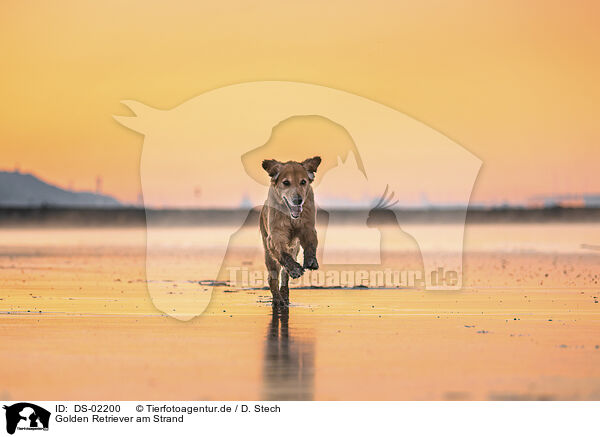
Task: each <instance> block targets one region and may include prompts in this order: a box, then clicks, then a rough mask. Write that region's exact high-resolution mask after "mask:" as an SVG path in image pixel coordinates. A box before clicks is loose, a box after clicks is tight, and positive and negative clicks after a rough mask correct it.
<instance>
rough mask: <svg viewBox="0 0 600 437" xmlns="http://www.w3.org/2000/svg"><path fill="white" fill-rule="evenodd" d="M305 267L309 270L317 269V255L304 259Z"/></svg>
mask: <svg viewBox="0 0 600 437" xmlns="http://www.w3.org/2000/svg"><path fill="white" fill-rule="evenodd" d="M304 268H305V269H308V270H317V269H318V268H319V263H318V262H317V258H316V257H311V258H306V259H305V260H304Z"/></svg>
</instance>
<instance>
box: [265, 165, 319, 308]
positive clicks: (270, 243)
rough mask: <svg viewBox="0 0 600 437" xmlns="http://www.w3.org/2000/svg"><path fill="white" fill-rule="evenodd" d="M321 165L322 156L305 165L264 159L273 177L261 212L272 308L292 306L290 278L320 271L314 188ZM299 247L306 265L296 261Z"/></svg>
mask: <svg viewBox="0 0 600 437" xmlns="http://www.w3.org/2000/svg"><path fill="white" fill-rule="evenodd" d="M319 164H321V157H319V156H315V157H313V158H309V159H306V160H305V161H302V162H296V161H288V162H279V161H276V160H274V159H265V160H264V161H263V163H262V167H263V168H264V169H265V170H266V172H267V173H268V174H269V176H270V177H271V186H270V187H269V195H268V197H267V201H266V202H265V205H264V206H263V208H262V211H261V213H260V233H261V235H262V241H263V247H264V249H265V264H266V265H267V270H268V272H269V288H270V289H271V294H273V306H288V305H289V301H290V300H289V293H290V290H289V287H288V282H289V279H290V276H291V277H292V278H294V279H296V278H299V277H300V276H302V274H303V273H304V270H305V269H309V270H316V269H318V268H319V263H318V262H317V243H318V241H317V231H316V229H315V220H316V208H315V198H314V194H313V189H312V186H311V184H312V182H313V180H314V179H315V172H316V171H317V168H318V167H319ZM300 246H302V250H303V251H304V263H303V265H300V264H299V263H298V262H297V261H296V257H297V256H298V251H299V249H300ZM282 268H283V270H282ZM280 271H281V287H280V286H279V272H280Z"/></svg>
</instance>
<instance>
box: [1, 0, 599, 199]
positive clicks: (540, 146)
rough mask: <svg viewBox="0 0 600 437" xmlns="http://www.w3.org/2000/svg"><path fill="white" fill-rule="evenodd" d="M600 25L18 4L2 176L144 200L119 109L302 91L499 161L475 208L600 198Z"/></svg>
mask: <svg viewBox="0 0 600 437" xmlns="http://www.w3.org/2000/svg"><path fill="white" fill-rule="evenodd" d="M599 18H600V3H598V2H595V1H589V2H588V1H578V2H573V3H570V4H569V6H567V3H564V2H559V1H547V0H544V1H527V2H521V1H493V2H479V1H472V2H469V1H458V0H456V1H446V2H444V1H425V2H416V1H414V2H410V4H408V3H406V2H396V1H385V2H342V1H330V2H312V1H305V2H297V3H291V2H279V1H265V2H253V3H250V2H241V1H237V2H226V1H225V2H210V3H208V2H204V4H202V2H191V1H190V2H183V1H180V2H169V3H168V4H167V3H165V2H162V3H160V2H148V1H129V2H121V1H105V2H96V1H81V0H77V1H60V2H46V1H31V2H21V1H7V0H5V1H3V2H2V4H1V6H0V48H1V50H2V57H1V60H0V63H1V64H2V65H0V71H2V81H0V119H1V120H2V121H1V122H0V148H1V149H0V150H1V154H0V157H1V158H0V168H3V169H12V168H14V166H15V165H16V164H19V166H20V168H21V170H22V171H28V172H29V171H30V172H34V173H36V174H37V175H39V176H40V177H42V178H44V179H46V180H47V181H49V182H52V183H56V184H58V185H61V186H65V187H66V186H69V185H71V186H72V187H74V188H75V189H93V187H94V185H95V179H96V176H97V175H102V177H103V180H104V191H105V192H106V193H109V194H113V195H115V196H116V197H118V198H119V199H121V200H124V201H135V199H136V198H137V194H138V192H139V190H140V177H139V159H140V151H141V147H142V143H143V137H142V136H141V135H138V134H136V133H135V132H133V131H130V130H128V129H126V128H125V127H123V126H120V125H119V124H118V123H117V122H116V121H115V120H114V119H113V118H112V115H113V114H125V115H128V114H130V113H129V112H128V110H127V109H126V108H124V107H123V106H122V105H121V104H120V103H119V102H120V101H121V100H125V99H133V100H139V101H142V102H145V103H147V104H149V105H152V106H155V107H158V108H164V109H167V108H172V107H174V106H176V105H178V104H180V103H182V102H184V101H186V100H188V99H190V98H192V97H194V96H195V95H198V94H199V93H201V92H204V91H206V90H210V89H213V88H217V87H221V86H225V85H229V84H233V83H239V82H245V81H254V80H288V81H300V82H309V83H315V84H320V85H327V86H331V87H334V88H337V89H342V90H345V91H348V92H351V93H354V94H357V95H360V96H364V97H367V98H369V99H372V100H375V101H378V102H380V103H383V104H385V105H388V106H390V107H392V108H394V109H397V110H399V111H402V112H405V113H406V114H409V115H411V116H412V117H414V118H416V119H418V120H420V121H422V122H424V123H426V124H427V125H429V126H431V127H432V128H434V129H436V130H438V131H440V132H443V133H445V134H446V135H448V136H449V137H450V138H452V139H453V140H454V141H456V142H458V143H459V144H461V145H463V146H464V147H466V148H467V149H469V150H470V151H471V152H473V153H474V154H475V155H477V156H478V157H479V158H481V160H482V161H483V167H482V170H481V173H480V176H479V179H478V182H477V184H476V186H475V189H474V193H473V198H472V200H473V201H477V202H492V201H493V202H498V201H503V200H512V201H522V200H524V199H526V198H528V197H529V196H531V195H534V194H539V193H549V192H581V191H587V192H600V178H598V177H597V176H596V174H597V168H598V162H599V160H600V147H598V145H599V144H600V124H599V123H598V121H597V119H598V114H600V111H599V109H600V84H599V82H598V77H600V60H599V57H598V53H600V31H598V28H599V27H600V26H599V22H600V20H599ZM321 128H322V126H321ZM307 129H308V130H310V126H308V127H307ZM332 129H334V127H332ZM315 132H317V130H315ZM315 135H316V134H315ZM307 136H310V133H308V134H307ZM382 153H383V152H382Z"/></svg>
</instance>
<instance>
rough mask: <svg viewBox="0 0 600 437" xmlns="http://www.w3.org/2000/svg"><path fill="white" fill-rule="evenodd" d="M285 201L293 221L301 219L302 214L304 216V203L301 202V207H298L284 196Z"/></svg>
mask: <svg viewBox="0 0 600 437" xmlns="http://www.w3.org/2000/svg"><path fill="white" fill-rule="evenodd" d="M283 201H284V202H285V205H286V206H287V207H288V209H289V210H290V216H291V217H292V218H293V219H297V218H299V217H300V214H302V205H303V204H304V202H301V203H300V204H299V205H296V204H294V203H292V202H290V201H288V200H287V198H286V197H285V196H283Z"/></svg>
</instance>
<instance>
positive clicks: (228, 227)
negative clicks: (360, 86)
mask: <svg viewBox="0 0 600 437" xmlns="http://www.w3.org/2000/svg"><path fill="white" fill-rule="evenodd" d="M123 103H124V104H126V105H127V106H128V107H129V108H130V109H131V110H132V112H133V113H134V114H135V116H116V117H115V118H116V120H117V121H119V122H120V123H121V124H123V125H124V126H127V127H129V128H130V129H132V130H134V131H137V132H139V133H142V134H144V136H145V139H144V146H143V149H142V156H141V162H140V176H141V184H142V192H143V202H144V205H145V207H146V210H147V213H146V223H147V246H146V277H147V286H148V291H149V293H150V297H151V298H152V301H153V303H154V304H155V306H156V307H157V308H158V309H160V310H161V311H163V312H165V313H166V314H168V315H170V316H172V317H175V318H177V319H180V320H189V319H191V318H193V317H195V316H197V315H199V314H202V313H203V312H204V310H205V309H206V307H207V306H208V304H209V303H210V300H211V294H212V290H213V287H214V286H216V285H218V284H220V283H221V281H220V280H219V277H220V272H222V271H223V270H224V269H226V263H225V260H226V259H227V257H228V253H230V252H231V249H232V247H233V245H234V244H235V243H236V241H237V240H236V236H237V233H238V231H240V229H241V228H242V226H243V225H244V223H245V222H246V219H247V217H248V216H249V214H250V212H251V210H252V208H253V207H260V206H262V204H263V203H264V201H265V195H266V191H267V189H268V187H269V184H270V181H269V178H268V175H267V174H266V173H265V172H264V170H263V168H262V166H261V162H262V161H263V160H264V159H276V160H279V161H281V162H285V161H287V160H295V161H298V162H301V161H302V160H304V159H306V158H308V157H311V156H320V157H321V158H322V164H321V165H320V166H319V171H318V172H317V173H316V175H315V179H314V183H313V185H314V187H315V202H316V204H317V205H318V207H319V208H321V207H325V208H323V209H325V210H327V211H328V213H329V221H328V225H327V227H326V230H324V235H322V236H320V237H319V247H321V248H322V251H323V252H322V254H321V255H319V254H318V255H317V256H318V257H320V260H321V261H320V264H321V267H323V268H326V267H327V266H338V267H336V269H337V270H352V268H354V270H364V269H363V267H362V266H365V265H371V266H379V267H378V270H382V271H383V270H385V268H386V266H385V265H383V263H384V261H385V260H382V258H385V254H383V255H382V253H383V252H385V251H384V250H382V248H383V249H386V248H387V249H391V250H388V251H387V252H386V253H388V252H389V253H392V252H393V253H402V251H403V248H402V247H401V246H400V245H399V244H396V241H395V238H397V236H398V232H400V230H399V229H401V231H402V232H403V233H405V234H406V236H404V235H400V237H398V238H403V239H404V240H403V241H406V242H407V244H410V245H411V247H414V246H415V245H416V247H414V248H411V249H410V250H411V251H413V252H415V251H418V252H419V253H420V258H421V259H422V261H421V262H420V263H421V264H422V266H423V268H422V271H423V274H422V275H421V279H422V280H423V282H424V286H425V289H427V290H434V289H443V290H459V289H460V288H461V287H462V263H463V260H462V253H463V237H464V225H465V217H466V212H467V206H468V204H469V200H470V196H471V191H472V189H473V186H474V183H475V180H476V178H477V175H478V173H479V169H480V167H481V160H480V159H479V158H477V157H476V156H474V155H473V154H472V153H470V152H469V151H468V150H466V149H465V148H464V147H462V146H460V145H459V144H457V143H455V142H454V141H452V140H451V139H450V138H448V137H446V136H445V135H443V134H441V133H440V132H438V131H436V130H435V129H432V128H431V127H429V126H427V125H425V124H423V123H421V122H419V121H417V120H415V119H413V118H411V117H409V116H407V115H405V114H403V113H401V112H399V111H397V110H394V109H392V108H390V107H387V106H385V105H382V104H380V103H378V102H375V101H373V100H369V99H366V98H364V97H360V96H357V95H354V94H351V93H348V92H345V91H342V90H337V89H333V88H330V87H325V86H319V85H313V84H307V83H298V82H279V81H264V82H249V83H242V84H237V85H230V86H226V87H223V88H219V89H215V90H212V91H208V92H205V93H203V94H200V95H198V96H196V97H194V98H193V99H191V100H189V101H187V102H185V103H182V104H181V105H179V106H177V107H175V108H172V109H170V110H159V109H155V108H151V107H149V106H146V105H144V104H142V103H140V102H136V101H124V102H123ZM302 117H313V118H315V117H316V118H318V119H320V120H325V121H327V122H328V123H331V125H335V126H338V127H340V128H341V129H343V130H344V132H345V135H346V136H347V138H348V140H349V141H348V142H347V144H348V146H347V147H345V148H343V149H342V148H340V149H338V148H336V147H337V146H327V145H323V146H317V145H316V144H315V143H314V142H311V141H308V140H306V139H305V138H304V137H303V135H304V134H303V133H299V134H298V135H296V136H295V137H294V138H293V141H290V142H289V144H290V147H289V149H283V148H282V147H273V146H272V144H277V142H276V133H277V132H278V128H279V127H280V125H282V124H284V123H286V122H288V123H289V122H290V121H293V120H297V119H298V118H302ZM272 141H275V142H272ZM285 147H287V146H285ZM382 193H383V195H382ZM378 198H379V199H380V200H379V202H376V201H375V202H374V199H378ZM238 199H239V200H238ZM411 199H412V200H411ZM415 199H417V200H415ZM410 202H413V204H414V202H418V204H420V205H425V207H431V205H433V206H435V205H444V204H451V205H452V209H453V211H454V216H453V217H454V219H453V220H454V221H453V223H451V224H450V225H444V226H423V225H422V223H418V222H415V221H406V222H403V216H402V214H401V207H404V208H406V207H407V205H410ZM232 205H233V206H232ZM235 205H240V208H243V209H245V210H246V211H247V213H246V214H230V215H228V216H227V220H224V219H223V217H217V216H216V215H215V216H214V217H212V216H211V217H212V218H210V217H209V218H207V219H206V220H205V222H203V223H198V222H197V221H194V225H196V226H194V227H190V228H189V229H186V230H185V232H180V233H177V232H173V231H169V230H168V229H166V228H165V226H164V225H165V223H164V221H163V219H162V218H161V216H160V215H156V214H153V212H152V209H155V208H167V209H169V208H174V209H177V208H181V209H197V210H205V211H213V210H227V209H228V208H232V207H235ZM435 207H438V206H435ZM349 209H351V210H352V211H354V212H353V213H352V214H353V215H352V217H354V219H353V220H354V223H356V224H357V225H356V226H354V228H353V230H352V233H351V234H349V233H348V227H346V225H345V224H346V223H347V219H348V217H349V213H348V210H349ZM361 214H362V215H361ZM211 220H212V221H211ZM384 225H385V226H384ZM388 230H392V231H393V232H391V233H390V232H388ZM396 230H398V232H396ZM253 232H254V233H253V234H252V235H255V236H258V235H259V234H258V232H257V231H256V227H255V229H253ZM387 233H389V234H390V237H388V236H387ZM349 236H350V237H349ZM261 244H262V243H261V242H260V241H258V242H257V243H256V242H254V243H252V244H248V247H259V248H260V247H261ZM181 256H186V257H187V259H193V260H194V262H195V265H196V266H201V268H197V269H195V270H191V269H190V268H189V267H188V266H186V265H185V263H181V258H180V257H181ZM246 262H247V261H246ZM240 263H241V261H238V266H239V267H242V266H243V264H240ZM403 265H404V264H403V263H402V260H400V261H398V262H396V263H395V264H394V267H395V270H398V267H402V266H403ZM340 266H343V267H340ZM352 266H354V267H352ZM346 267H348V268H346ZM440 270H441V271H444V272H452V278H451V279H452V280H451V281H446V282H440V281H439V280H436V276H438V277H439V275H438V273H437V272H439V271H440ZM197 275H202V276H200V277H195V276H197ZM226 276H227V275H226ZM174 287H176V288H177V289H176V290H173V288H174Z"/></svg>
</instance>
